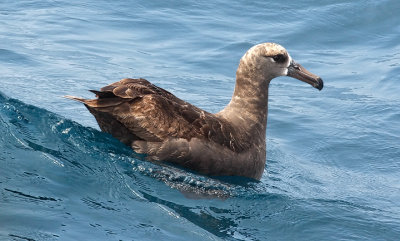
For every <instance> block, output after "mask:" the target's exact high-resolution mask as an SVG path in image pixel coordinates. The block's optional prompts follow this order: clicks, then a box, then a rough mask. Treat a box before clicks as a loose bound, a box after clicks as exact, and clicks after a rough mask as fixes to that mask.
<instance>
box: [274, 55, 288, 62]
mask: <svg viewBox="0 0 400 241" xmlns="http://www.w3.org/2000/svg"><path fill="white" fill-rule="evenodd" d="M272 59H273V60H274V61H275V62H278V63H284V62H285V61H286V56H285V55H283V54H277V55H274V56H272Z"/></svg>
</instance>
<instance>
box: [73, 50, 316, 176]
mask: <svg viewBox="0 0 400 241" xmlns="http://www.w3.org/2000/svg"><path fill="white" fill-rule="evenodd" d="M279 76H290V77H293V78H296V79H299V80H301V81H304V82H306V83H308V84H310V85H311V86H313V87H315V88H316V89H318V90H321V89H322V88H323V81H322V79H321V78H320V77H318V76H317V75H315V74H313V73H311V72H309V71H307V70H306V69H305V68H304V67H303V66H301V65H300V64H298V63H296V62H295V61H294V60H293V59H292V58H291V56H290V55H289V53H288V52H287V51H286V49H285V48H283V47H282V46H281V45H279V44H276V43H262V44H258V45H255V46H253V47H252V48H250V49H249V50H248V51H247V52H246V53H245V54H244V55H243V57H242V58H241V59H240V62H239V67H238V69H237V71H236V85H235V89H234V92H233V96H232V99H231V101H230V102H229V104H228V105H227V106H225V108H223V109H222V110H221V111H220V112H218V113H215V114H213V113H210V112H207V111H205V110H202V109H200V108H198V107H196V106H195V105H192V104H190V103H188V102H186V101H184V100H181V99H179V98H178V97H176V96H175V95H173V94H171V93H170V92H168V91H166V90H164V89H162V88H160V87H158V86H156V85H153V84H152V83H150V82H149V81H147V80H145V79H122V80H120V81H119V82H115V83H113V84H110V85H107V86H105V87H103V88H101V89H100V91H95V90H91V92H93V93H94V94H96V97H97V98H96V99H83V98H79V97H75V96H65V97H66V98H70V99H73V100H76V101H79V102H82V103H83V104H85V106H86V107H87V109H88V110H89V111H90V113H92V114H93V115H94V117H95V118H96V120H97V122H98V124H99V126H100V129H101V130H102V131H104V132H107V133H109V134H111V135H112V136H114V137H115V138H117V139H119V140H120V141H121V142H123V143H124V144H126V145H128V146H130V147H131V148H132V149H133V150H134V151H135V152H136V153H139V154H145V157H146V159H147V160H149V161H162V162H169V163H173V164H175V165H178V166H181V167H184V168H188V169H190V170H193V171H195V172H198V173H200V174H204V175H211V176H243V177H248V178H252V179H257V180H260V178H261V176H262V174H263V172H264V168H265V162H266V128H267V114H268V87H269V83H270V82H271V80H272V79H274V78H276V77H279Z"/></svg>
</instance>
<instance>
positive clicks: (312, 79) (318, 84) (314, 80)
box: [287, 60, 324, 90]
mask: <svg viewBox="0 0 400 241" xmlns="http://www.w3.org/2000/svg"><path fill="white" fill-rule="evenodd" d="M287 76H290V77H293V78H296V79H298V80H301V81H303V82H306V83H308V84H310V85H312V86H313V87H314V88H317V89H318V90H322V88H323V87H324V82H323V81H322V79H321V78H320V77H319V76H317V75H315V74H313V73H311V72H310V71H308V70H306V69H305V68H304V67H303V66H301V65H300V64H298V63H296V62H294V60H292V61H291V62H290V65H289V67H288V72H287Z"/></svg>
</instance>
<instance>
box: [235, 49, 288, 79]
mask: <svg viewBox="0 0 400 241" xmlns="http://www.w3.org/2000/svg"><path fill="white" fill-rule="evenodd" d="M291 60H292V58H291V57H290V55H289V53H288V52H287V51H286V49H285V48H284V47H282V46H281V45H279V44H275V43H263V44H258V45H255V46H253V47H252V48H251V49H249V50H248V51H247V52H246V54H245V55H244V56H243V57H242V59H241V61H242V62H243V63H244V64H245V65H247V66H250V67H251V68H253V71H257V72H258V74H262V75H265V77H266V78H267V79H272V78H275V77H278V76H286V75H287V73H288V67H289V65H290V63H291Z"/></svg>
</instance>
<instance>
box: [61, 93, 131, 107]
mask: <svg viewBox="0 0 400 241" xmlns="http://www.w3.org/2000/svg"><path fill="white" fill-rule="evenodd" d="M64 97H65V98H67V99H71V100H76V101H79V102H81V103H83V104H85V105H86V106H88V107H92V108H105V107H112V106H116V105H119V104H121V103H123V102H124V101H125V100H124V99H121V98H106V99H93V100H88V99H83V98H80V97H76V96H71V95H65V96H64Z"/></svg>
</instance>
